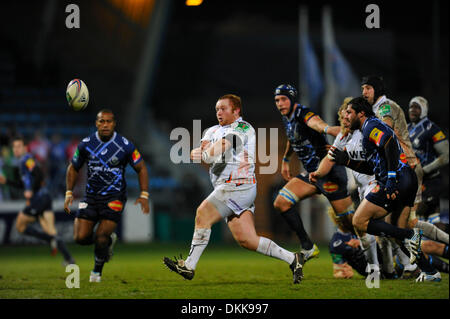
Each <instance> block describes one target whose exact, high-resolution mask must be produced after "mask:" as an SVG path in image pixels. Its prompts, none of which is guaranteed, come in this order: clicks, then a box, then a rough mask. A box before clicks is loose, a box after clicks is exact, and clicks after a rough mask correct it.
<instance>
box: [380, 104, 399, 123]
mask: <svg viewBox="0 0 450 319" xmlns="http://www.w3.org/2000/svg"><path fill="white" fill-rule="evenodd" d="M385 116H389V117H390V118H392V119H393V120H395V119H396V118H397V116H396V114H395V109H394V108H393V107H392V106H391V105H390V104H389V103H384V104H382V105H380V107H379V108H378V117H379V118H380V119H382V118H383V117H385Z"/></svg>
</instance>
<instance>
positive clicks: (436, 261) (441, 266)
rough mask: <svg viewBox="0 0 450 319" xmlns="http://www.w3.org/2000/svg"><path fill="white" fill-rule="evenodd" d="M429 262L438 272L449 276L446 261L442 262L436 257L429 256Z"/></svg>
mask: <svg viewBox="0 0 450 319" xmlns="http://www.w3.org/2000/svg"><path fill="white" fill-rule="evenodd" d="M428 260H429V261H430V263H431V265H432V266H433V267H434V268H436V269H437V270H438V271H441V272H445V273H446V274H448V270H449V269H448V268H449V267H448V264H447V263H446V262H445V261H443V260H441V259H440V258H438V257H436V256H431V255H428Z"/></svg>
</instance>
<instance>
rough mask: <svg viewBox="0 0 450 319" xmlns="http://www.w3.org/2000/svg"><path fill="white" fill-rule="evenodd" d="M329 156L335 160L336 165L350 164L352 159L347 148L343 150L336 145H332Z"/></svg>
mask: <svg viewBox="0 0 450 319" xmlns="http://www.w3.org/2000/svg"><path fill="white" fill-rule="evenodd" d="M327 156H328V158H329V159H330V160H331V161H333V162H335V163H336V165H348V163H349V161H350V157H349V156H348V154H347V151H346V149H345V148H344V150H343V151H341V150H339V149H337V148H336V147H335V146H331V147H330V150H329V151H328V155H327Z"/></svg>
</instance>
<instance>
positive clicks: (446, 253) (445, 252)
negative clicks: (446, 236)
mask: <svg viewBox="0 0 450 319" xmlns="http://www.w3.org/2000/svg"><path fill="white" fill-rule="evenodd" d="M442 257H444V258H447V259H448V245H445V248H444V253H443V254H442Z"/></svg>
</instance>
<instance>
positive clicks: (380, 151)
mask: <svg viewBox="0 0 450 319" xmlns="http://www.w3.org/2000/svg"><path fill="white" fill-rule="evenodd" d="M345 118H346V119H347V120H348V121H349V122H350V128H351V129H353V130H356V129H359V130H360V131H361V133H362V136H363V140H362V145H363V150H364V152H365V156H366V159H367V161H369V162H367V161H354V160H349V161H347V165H346V166H348V167H350V168H352V169H355V170H358V171H361V172H364V173H368V174H370V172H372V173H374V174H375V177H376V181H377V185H376V186H375V187H374V188H373V189H372V191H371V192H370V193H369V194H368V195H367V196H366V197H365V198H364V199H363V201H362V202H361V204H360V205H359V206H358V209H357V210H356V213H355V215H354V216H353V225H354V226H355V228H356V229H357V230H358V231H364V232H368V233H369V234H373V235H377V236H391V237H394V238H396V239H398V240H399V241H401V244H402V245H404V246H406V249H407V250H408V251H409V254H410V262H411V263H414V262H416V261H417V262H418V265H419V267H420V268H421V270H422V273H421V275H420V276H419V278H418V281H424V280H433V281H440V274H439V273H438V272H437V271H436V270H435V269H434V268H433V267H431V265H430V264H429V263H428V261H427V260H426V259H425V257H424V256H423V253H422V252H421V249H420V243H421V238H422V231H420V230H419V229H417V228H414V229H404V228H399V227H396V226H394V225H395V224H397V223H396V219H398V218H399V216H400V215H401V214H405V215H407V216H408V214H409V211H410V210H411V207H412V206H413V205H414V197H415V194H416V192H417V177H416V176H415V173H414V171H413V170H412V169H411V168H410V166H409V165H408V164H407V162H406V159H405V155H404V153H403V150H402V148H401V146H400V144H399V143H398V141H397V138H396V135H395V134H394V132H393V131H392V129H390V128H389V127H388V126H387V125H386V124H384V123H383V122H381V121H380V120H379V119H377V118H376V117H375V114H374V112H373V111H372V108H371V106H370V104H369V103H368V102H367V101H366V100H365V99H364V98H362V97H358V98H355V99H353V100H351V101H350V102H349V104H348V106H347V111H346V115H345ZM330 153H331V156H332V158H336V157H339V156H340V153H342V151H339V150H338V149H330ZM389 212H392V215H391V216H392V219H393V224H394V225H391V224H388V223H386V222H384V221H383V220H382V218H383V217H385V216H386V215H387V214H388V213H389Z"/></svg>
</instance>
